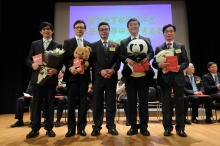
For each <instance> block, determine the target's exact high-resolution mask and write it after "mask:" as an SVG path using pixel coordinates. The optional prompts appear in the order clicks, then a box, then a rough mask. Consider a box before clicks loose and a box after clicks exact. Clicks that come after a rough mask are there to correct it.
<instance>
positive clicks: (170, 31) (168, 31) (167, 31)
mask: <svg viewBox="0 0 220 146" xmlns="http://www.w3.org/2000/svg"><path fill="white" fill-rule="evenodd" d="M173 32H174V31H173V30H166V31H164V33H173Z"/></svg>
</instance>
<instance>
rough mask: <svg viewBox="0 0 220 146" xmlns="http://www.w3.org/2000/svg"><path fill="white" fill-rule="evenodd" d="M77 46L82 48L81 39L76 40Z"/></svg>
mask: <svg viewBox="0 0 220 146" xmlns="http://www.w3.org/2000/svg"><path fill="white" fill-rule="evenodd" d="M77 44H78V46H82V39H81V38H78V39H77Z"/></svg>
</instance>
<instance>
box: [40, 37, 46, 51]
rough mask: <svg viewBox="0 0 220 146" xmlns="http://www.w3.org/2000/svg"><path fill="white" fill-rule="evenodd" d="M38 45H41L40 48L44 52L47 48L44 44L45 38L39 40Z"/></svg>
mask: <svg viewBox="0 0 220 146" xmlns="http://www.w3.org/2000/svg"><path fill="white" fill-rule="evenodd" d="M38 45H39V48H40V49H41V50H42V52H44V51H45V49H44V45H43V39H41V40H40V41H39V42H38Z"/></svg>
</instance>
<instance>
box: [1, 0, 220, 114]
mask: <svg viewBox="0 0 220 146" xmlns="http://www.w3.org/2000/svg"><path fill="white" fill-rule="evenodd" d="M70 1H74V2H76V1H78V2H86V1H83V0H69V1H66V2H70ZM55 2H64V1H61V0H47V1H46V0H32V1H25V2H24V1H13V2H12V1H10V0H1V1H0V42H1V53H0V54H1V57H0V58H1V72H2V73H1V74H2V76H1V78H2V79H1V101H0V114H8V113H14V112H15V102H16V99H17V98H19V97H20V96H22V95H23V94H22V93H23V92H25V89H26V88H27V85H28V81H29V80H30V75H31V72H30V70H29V69H28V68H27V66H26V64H25V60H26V57H27V55H28V52H29V49H30V45H31V42H32V41H35V40H38V39H41V38H42V35H41V34H40V33H39V24H40V23H41V22H43V21H49V22H51V23H52V24H54V6H55ZM185 2H186V9H187V17H188V30H189V42H190V54H191V56H190V58H191V62H192V63H193V64H194V65H195V68H196V74H197V75H199V76H202V75H203V74H205V73H207V72H208V71H207V68H206V65H207V63H208V62H209V61H215V62H217V63H218V64H220V59H219V58H220V57H219V54H220V53H219V52H220V51H219V48H218V47H217V44H218V43H219V42H220V41H219V37H218V35H219V34H220V33H219V31H220V30H219V26H220V25H219V20H218V18H219V17H218V15H219V14H220V13H219V11H220V9H219V8H217V6H218V4H217V2H211V1H207V2H206V3H202V2H195V1H193V0H186V1H185ZM177 29H178V28H177ZM60 43H62V42H60Z"/></svg>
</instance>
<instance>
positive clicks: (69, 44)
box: [63, 37, 92, 82]
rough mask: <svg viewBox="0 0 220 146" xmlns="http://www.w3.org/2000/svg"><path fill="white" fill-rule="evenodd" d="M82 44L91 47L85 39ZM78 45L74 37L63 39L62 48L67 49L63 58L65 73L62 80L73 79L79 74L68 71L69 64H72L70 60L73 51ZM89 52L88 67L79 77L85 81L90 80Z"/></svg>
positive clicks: (72, 57) (72, 56) (90, 63)
mask: <svg viewBox="0 0 220 146" xmlns="http://www.w3.org/2000/svg"><path fill="white" fill-rule="evenodd" d="M83 45H84V47H86V46H89V47H91V43H90V42H88V41H86V40H85V39H83ZM77 47H78V44H77V41H76V38H75V37H74V38H71V39H67V40H64V44H63V48H64V50H66V51H67V53H66V56H65V60H64V64H65V67H66V71H65V74H64V79H63V80H64V81H71V82H73V81H75V80H76V78H77V77H79V75H80V74H76V75H73V74H72V73H71V72H70V71H69V68H70V67H71V66H73V64H72V60H73V59H74V51H75V49H76V48H77ZM91 60H92V59H91V54H90V58H89V60H88V62H89V67H88V68H87V69H86V70H85V72H84V74H83V75H81V77H82V78H83V81H85V82H90V72H89V68H90V67H91V65H92V62H91Z"/></svg>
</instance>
